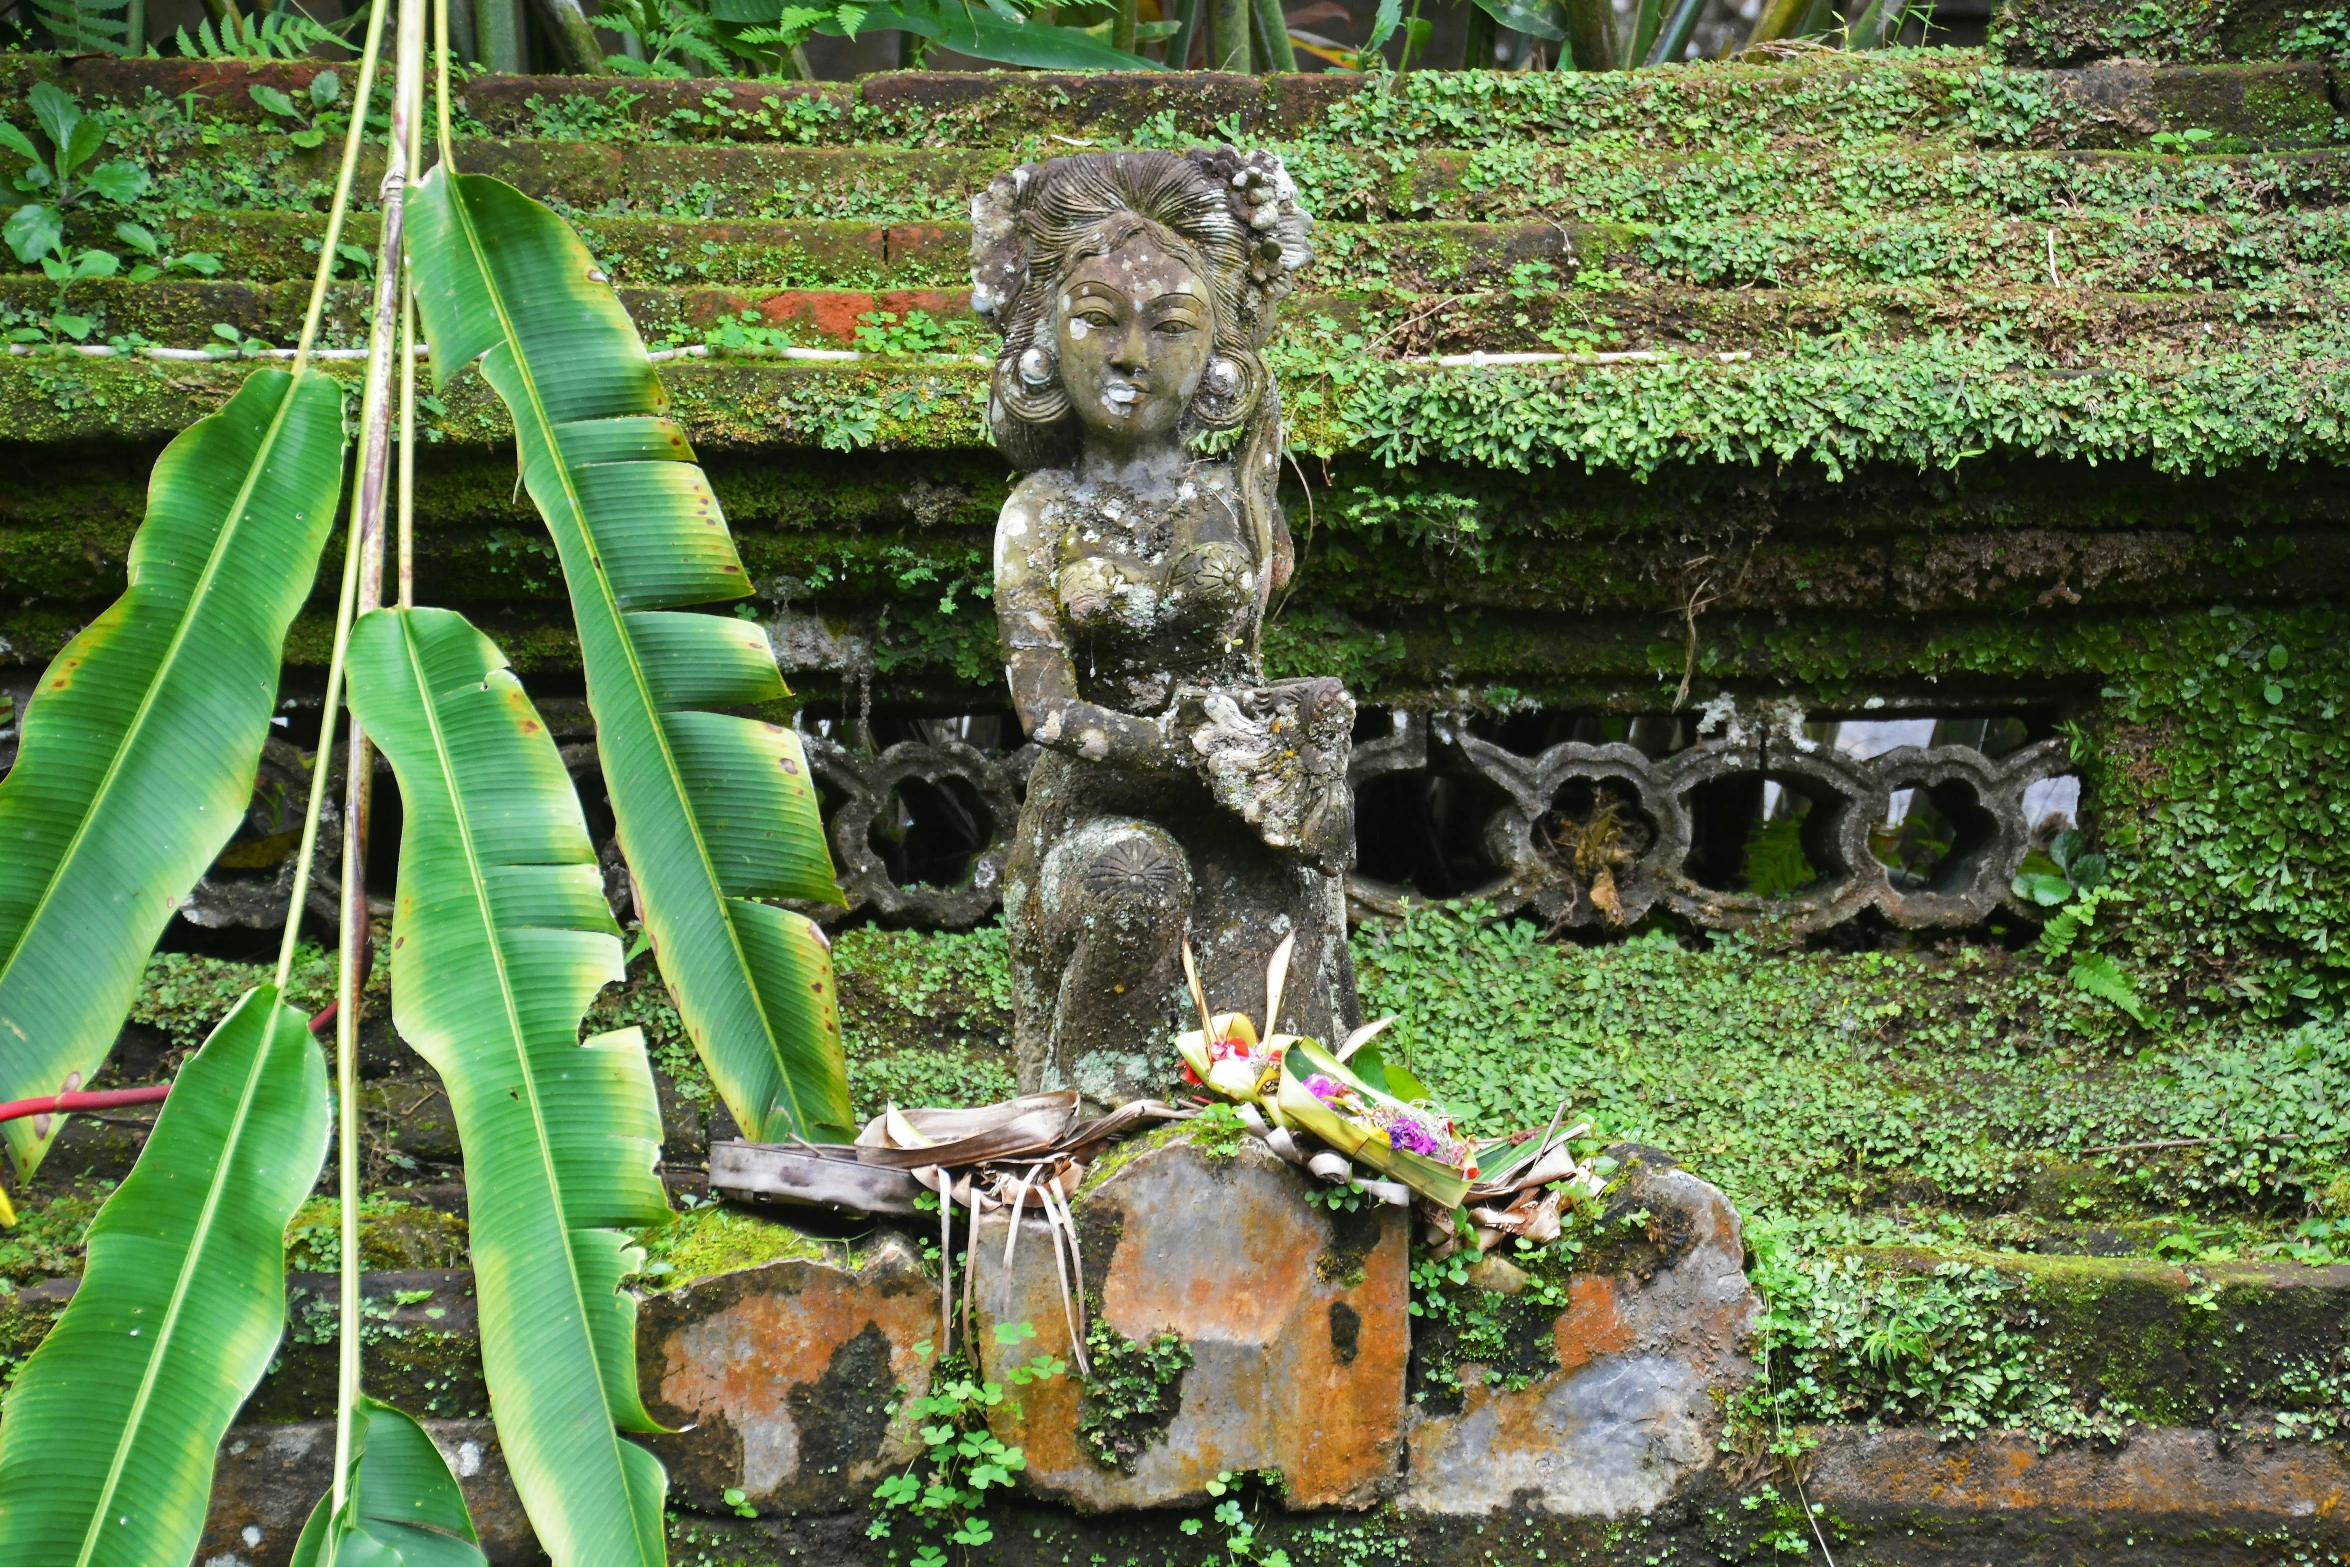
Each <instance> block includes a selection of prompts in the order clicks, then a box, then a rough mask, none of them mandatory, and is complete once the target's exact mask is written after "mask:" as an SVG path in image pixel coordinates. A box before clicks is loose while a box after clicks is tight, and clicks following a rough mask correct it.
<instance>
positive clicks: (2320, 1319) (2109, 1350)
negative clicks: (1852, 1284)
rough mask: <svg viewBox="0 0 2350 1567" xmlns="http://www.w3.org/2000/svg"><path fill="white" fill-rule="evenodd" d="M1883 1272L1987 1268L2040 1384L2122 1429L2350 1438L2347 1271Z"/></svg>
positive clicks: (2061, 1260)
mask: <svg viewBox="0 0 2350 1567" xmlns="http://www.w3.org/2000/svg"><path fill="white" fill-rule="evenodd" d="M1861 1255H1862V1256H1863V1257H1864V1258H1865V1264H1864V1266H1866V1267H1867V1268H1868V1269H1870V1270H1872V1271H1877V1272H1882V1273H1891V1274H1899V1275H1906V1276H1908V1277H1911V1278H1914V1279H1920V1280H1926V1279H1933V1278H1937V1277H1942V1278H1947V1277H1951V1276H1954V1274H1959V1273H1964V1272H1966V1271H1969V1270H1988V1271H1989V1272H1990V1273H1992V1274H1995V1275H1997V1276H1998V1277H1999V1278H2000V1279H2002V1280H2006V1281H2012V1282H2013V1283H2015V1284H2017V1285H2020V1286H2021V1288H2020V1290H2019V1291H2017V1292H2016V1294H2015V1296H2014V1297H2013V1299H2012V1302H2011V1314H2013V1315H2017V1316H2018V1320H2017V1321H2016V1322H2011V1326H2028V1329H2029V1333H2030V1337H2031V1340H2032V1342H2033V1344H2034V1346H2035V1352H2036V1355H2037V1360H2036V1362H2035V1368H2034V1370H2035V1374H2036V1375H2040V1376H2044V1377H2047V1378H2050V1379H2052V1380H2054V1381H2060V1382H2062V1383H2063V1384H2064V1385H2065V1386H2066V1387H2068V1388H2069V1389H2070V1390H2071V1397H2072V1400H2073V1402H2074V1403H2075V1404H2076V1405H2077V1406H2079V1407H2082V1408H2086V1409H2091V1410H2101V1411H2103V1412H2104V1413H2105V1415H2106V1416H2107V1417H2109V1418H2111V1419H2113V1420H2116V1421H2121V1420H2135V1421H2141V1422H2144V1423H2146V1424H2148V1425H2181V1426H2213V1427H2216V1428H2218V1429H2220V1430H2222V1431H2223V1432H2226V1433H2228V1434H2229V1435H2230V1436H2234V1435H2237V1434H2239V1433H2244V1432H2247V1431H2249V1430H2257V1431H2258V1432H2260V1433H2261V1434H2264V1435H2269V1436H2278V1435H2281V1436H2287V1437H2290V1436H2295V1435H2299V1436H2308V1435H2312V1434H2314V1435H2316V1436H2319V1437H2325V1438H2332V1437H2335V1436H2339V1435H2344V1434H2350V1431H2346V1430H2345V1428H2344V1425H2343V1419H2344V1415H2343V1411H2344V1406H2345V1404H2346V1403H2350V1369H2346V1368H2345V1367H2344V1365H2343V1362H2342V1346H2343V1343H2344V1340H2345V1336H2346V1335H2350V1267H2345V1266H2326V1267H2309V1266H2305V1265H2303V1264H2299V1263H2254V1262H2209V1263H2188V1264H2175V1265H2171V1264H2164V1263H2159V1262H2151V1261H2143V1260H2138V1259H2133V1258H2120V1257H2063V1256H2019V1255H2014V1254H2007V1253H2001V1254H1984V1253H1957V1252H1932V1251H1921V1250H1911V1249H1907V1248H1881V1249H1877V1250H1874V1251H1869V1252H1866V1253H1863V1254H1861Z"/></svg>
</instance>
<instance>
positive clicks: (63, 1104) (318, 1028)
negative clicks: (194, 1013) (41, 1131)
mask: <svg viewBox="0 0 2350 1567" xmlns="http://www.w3.org/2000/svg"><path fill="white" fill-rule="evenodd" d="M337 1005H338V1003H336V1002H333V1001H330V1002H328V1003H327V1004H326V1010H325V1011H323V1012H321V1013H319V1014H318V1015H317V1016H316V1017H314V1018H312V1019H311V1020H310V1032H312V1033H313V1034H316V1033H322V1032H324V1031H325V1029H326V1027H327V1025H328V1024H330V1023H332V1022H334V1020H335V1007H336V1006H337ZM170 1092H171V1085H170V1084H169V1083H155V1084H151V1085H150V1086H148V1087H146V1088H108V1089H102V1090H100V1091H98V1092H96V1093H87V1094H81V1093H76V1094H50V1095H47V1096H46V1097H44V1098H40V1099H11V1100H8V1101H6V1102H5V1103H0V1121H15V1120H21V1119H22V1118H24V1117H25V1116H28V1115H72V1114H74V1113H75V1112H76V1111H81V1110H113V1109H116V1108H119V1107H120V1106H123V1105H151V1104H157V1103H160V1102H161V1101H162V1100H163V1099H164V1097H165V1096H166V1095H168V1094H169V1093H170Z"/></svg>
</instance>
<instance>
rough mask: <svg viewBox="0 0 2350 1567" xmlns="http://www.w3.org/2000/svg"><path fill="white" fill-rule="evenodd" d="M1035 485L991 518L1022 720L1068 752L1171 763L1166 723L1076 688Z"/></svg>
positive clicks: (1007, 655) (1009, 663)
mask: <svg viewBox="0 0 2350 1567" xmlns="http://www.w3.org/2000/svg"><path fill="white" fill-rule="evenodd" d="M1034 485H1035V481H1033V480H1032V481H1030V482H1029V483H1027V484H1023V485H1022V486H1021V487H1020V488H1019V489H1018V490H1016V491H1014V492H1013V494H1012V498H1011V499H1010V500H1008V501H1007V502H1005V503H1004V512H1003V517H1002V519H1001V520H1000V521H999V522H998V523H997V524H996V551H995V555H996V558H995V607H996V624H997V626H998V628H999V629H1000V630H1001V632H1002V634H1003V642H1004V676H1005V678H1006V679H1007V680H1008V681H1009V682H1010V683H1011V687H1012V705H1013V707H1015V708H1016V709H1018V711H1019V714H1020V723H1021V725H1022V727H1024V728H1025V729H1026V730H1027V731H1028V737H1029V738H1030V739H1032V740H1034V741H1035V742H1036V743H1037V744H1039V745H1042V746H1048V747H1050V748H1052V749H1053V750H1056V751H1065V752H1067V753H1068V754H1070V755H1071V756H1082V757H1084V758H1086V759H1087V760H1089V761H1095V762H1107V763H1110V764H1111V765H1112V766H1116V767H1130V768H1135V769H1137V770H1139V771H1143V772H1160V773H1163V772H1173V771H1176V770H1177V769H1179V768H1180V767H1181V766H1182V765H1183V756H1182V753H1181V752H1180V751H1179V750H1177V749H1176V746H1175V742H1174V739H1173V736H1172V731H1171V729H1163V728H1161V727H1160V726H1159V725H1158V724H1157V723H1154V722H1152V721H1151V720H1149V719H1144V718H1136V717H1135V716H1134V715H1133V714H1131V713H1121V712H1119V711H1117V710H1116V709H1115V708H1108V707H1103V706H1102V705H1101V704H1099V703H1098V702H1088V701H1086V700H1085V699H1084V698H1083V697H1082V696H1080V695H1078V691H1077V670H1076V666H1075V665H1074V664H1072V663H1071V662H1070V660H1069V644H1068V639H1067V636H1066V634H1065V633H1064V632H1063V630H1062V627H1061V617H1060V614H1059V612H1058V611H1059V606H1058V605H1057V604H1056V603H1055V602H1054V599H1053V590H1052V574H1053V560H1054V547H1053V540H1052V539H1051V538H1050V537H1049V536H1048V534H1049V530H1047V529H1046V528H1045V527H1043V526H1042V525H1041V521H1040V519H1039V516H1038V511H1039V508H1038V506H1037V504H1036V497H1035V495H1034ZM1171 716H1172V715H1170V717H1171Z"/></svg>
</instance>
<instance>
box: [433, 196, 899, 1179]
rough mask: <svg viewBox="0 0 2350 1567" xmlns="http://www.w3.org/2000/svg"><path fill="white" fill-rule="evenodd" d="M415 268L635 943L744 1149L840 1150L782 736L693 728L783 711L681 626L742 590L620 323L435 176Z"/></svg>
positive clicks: (764, 687) (648, 366) (541, 235)
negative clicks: (474, 418)
mask: <svg viewBox="0 0 2350 1567" xmlns="http://www.w3.org/2000/svg"><path fill="white" fill-rule="evenodd" d="M408 245H409V257H410V262H411V266H412V267H413V270H414V274H415V278H416V290H417V302H418V304H419V306H420V307H421V308H422V310H423V312H424V320H425V326H426V330H427V333H428V335H429V337H430V340H431V342H432V345H433V355H432V365H433V375H434V377H435V379H436V380H438V381H440V382H442V383H446V382H447V381H448V379H449V378H450V377H451V376H453V375H455V374H456V373H457V372H458V371H459V370H460V369H462V368H463V367H464V366H466V365H468V364H470V363H472V362H473V361H474V360H476V359H479V360H481V361H482V372H483V374H484V375H486V376H487V377H488V379H489V382H490V384H491V385H492V386H493V387H495V388H496V389H497V391H498V395H499V396H500V397H502V398H504V399H505V402H506V406H507V408H508V409H509V410H510V411H511V413H512V414H513V417H514V428H515V435H516V440H517V442H518V443H519V445H520V447H521V455H522V473H523V481H524V483H525V484H527V485H528V486H529V489H530V493H531V498H532V499H533V500H535V501H536V502H537V503H538V507H539V511H540V514H541V515H542V516H544V517H545V518H546V520H547V526H548V529H549V530H550V531H551V532H552V533H553V534H554V538H555V547H556V550H557V551H558V553H559V554H560V555H561V557H562V560H563V574H564V577H565V578H566V579H567V581H568V582H569V584H570V588H571V608H572V614H573V617H574V618H575V620H576V621H577V623H578V626H579V646H580V658H581V661H582V663H583V664H584V665H585V666H586V671H587V689H588V705H589V708H590V709H591V710H592V711H593V712H594V714H595V719H596V740H597V745H598V747H599V748H600V752H601V757H602V761H603V768H604V782H605V785H606V787H607V788H609V790H610V791H611V797H612V813H613V816H614V817H615V819H616V820H617V822H618V825H619V834H620V847H621V852H622V853H624V854H625V855H626V856H627V857H628V865H629V869H630V870H631V871H632V872H633V873H634V874H635V876H636V880H637V885H638V887H639V889H640V891H641V894H642V898H641V902H642V910H641V912H642V913H643V916H644V921H645V929H646V931H647V932H648V933H650V935H651V936H652V938H653V946H654V951H655V952H656V954H657V955H658V957H659V959H660V963H661V972H662V974H663V975H664V976H665V977H666V978H667V979H668V981H669V988H670V992H671V994H672V995H673V996H674V997H675V999H676V1002H677V1010H678V1015H679V1016H680V1017H681V1018H682V1019H683V1020H684V1023H685V1028H686V1033H687V1035H688V1037H690V1038H691V1039H692V1040H693V1042H694V1048H695V1049H696V1050H698V1051H700V1052H701V1056H702V1061H703V1063H704V1065H706V1066H707V1067H708V1068H709V1072H710V1078H711V1081H712V1082H713V1083H715V1084H716V1085H717V1087H718V1091H719V1092H720V1093H721V1094H722V1095H723V1096H724V1097H725V1099H726V1104H727V1108H728V1109H730V1110H732V1111H733V1112H734V1118H735V1120H736V1122H737V1123H738V1124H740V1126H741V1127H742V1129H743V1132H744V1135H746V1136H748V1137H751V1138H755V1139H759V1140H763V1141H775V1140H777V1139H780V1138H782V1137H784V1136H786V1135H789V1134H797V1135H799V1136H802V1137H806V1138H808V1139H810V1140H812V1141H820V1142H845V1141H847V1140H848V1139H849V1138H850V1137H851V1136H852V1135H854V1130H855V1129H854V1127H852V1126H851V1124H850V1120H849V1095H848V1077H847V1070H846V1066H845V1063H844V1062H843V1060H842V1057H841V1043H840V1016H839V1011H838V1008H837V1006H836V1004H835V1001H834V996H833V983H832V958H831V954H830V951H829V949H828V948H827V947H826V945H825V941H824V937H823V934H822V933H821V932H820V931H818V930H817V928H816V926H815V925H814V923H813V922H811V921H809V920H807V919H804V918H802V917H801V916H799V915H796V914H791V913H787V912H785V911H784V910H781V909H777V908H774V907H772V906H770V905H768V904H764V903H759V902H755V901H753V900H755V899H759V898H804V899H818V900H825V901H832V902H838V901H840V891H839V888H838V887H837V886H835V885H834V882H833V879H832V860H831V856H830V855H829V853H828V852H827V851H826V849H825V846H824V833H823V823H822V820H821V818H820V817H819V816H818V814H817V809H816V791H815V788H814V785H813V781H812V779H811V777H810V775H809V772H808V763H807V758H806V756H805V755H804V754H803V753H802V751H801V749H800V743H799V739H798V737H797V736H795V735H794V734H793V733H792V732H791V731H790V730H789V729H786V728H784V727H782V726H781V725H777V724H764V723H759V722H757V721H755V720H752V719H748V718H739V717H733V716H728V715H725V714H721V713H716V712H711V711H707V710H708V709H711V708H718V707H729V706H736V705H740V704H746V703H754V702H768V701H774V700H776V699H779V698H781V697H783V696H785V695H787V693H786V692H785V690H784V687H783V678H782V676H781V675H780V674H778V673H777V671H776V667H775V655H774V652H773V650H772V649H771V648H770V647H769V646H768V642H767V636H766V633H765V632H764V631H763V630H761V629H760V628H759V627H758V626H757V625H756V624H754V623H752V622H750V621H745V620H739V619H735V618H733V617H731V616H717V615H699V614H689V613H680V612H679V611H680V609H681V608H683V607H685V606H690V605H699V604H710V603H715V602H718V601H720V600H727V599H739V598H742V597H744V596H745V595H747V594H748V593H749V591H750V589H749V586H748V585H747V584H746V583H745V581H744V579H743V569H742V563H741V562H740V561H739V560H738V559H737V558H736V556H735V552H734V540H733V538H732V537H731V536H730V535H729V534H728V533H727V531H726V519H725V517H724V516H723V515H722V514H721V513H720V512H719V509H718V499H717V497H716V496H715V495H713V494H712V493H711V492H710V482H709V480H708V479H706V478H705V477H704V476H703V474H702V470H701V468H700V467H699V466H697V465H696V464H695V463H694V461H693V450H692V448H691V447H690V446H689V445H688V444H687V443H686V438H685V432H684V431H683V430H682V429H680V428H679V427H678V426H677V425H676V424H675V423H674V422H673V421H671V420H670V419H668V418H667V417H665V415H664V410H665V409H666V407H667V406H668V398H667V395H666V394H665V393H664V392H663V391H662V389H661V382H660V378H659V377H658V376H657V375H656V374H655V373H654V370H653V366H652V363H651V361H649V360H648V359H646V357H645V349H644V344H643V342H642V341H640V340H639V338H638V337H637V333H636V327H635V325H634V324H633V323H631V322H630V320H629V318H628V313H627V312H626V311H624V310H623V309H621V307H620V301H619V299H618V297H617V296H615V295H614V293H613V292H612V287H611V285H610V284H609V283H607V282H606V281H605V280H604V275H603V274H602V273H601V272H599V271H598V270H597V269H596V264H595V261H594V259H593V258H592V257H591V256H589V255H588V253H587V248H586V247H585V246H583V245H582V244H581V243H580V242H579V239H578V236H576V235H574V234H573V233H572V232H571V230H570V229H569V228H568V227H566V226H565V225H564V223H563V220H562V219H560V218H558V217H556V216H555V214H554V213H552V212H549V211H548V210H547V209H546V208H545V207H543V206H541V205H539V204H538V203H537V202H535V201H533V200H531V199H530V198H529V197H527V196H525V195H523V194H522V193H521V192H520V191H518V190H515V189H514V188H513V187H512V186H509V185H504V184H501V183H499V182H498V181H496V180H493V179H487V178H484V177H483V176H481V175H478V174H471V175H462V176H457V177H455V178H452V177H451V175H450V173H449V165H448V164H446V163H443V164H441V165H440V166H439V167H437V168H436V169H434V171H433V172H432V173H431V174H429V175H427V176H426V177H425V178H424V180H423V181H422V182H421V183H420V184H419V185H418V186H417V187H416V189H415V192H414V198H413V201H412V203H411V205H410V208H409V214H408Z"/></svg>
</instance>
